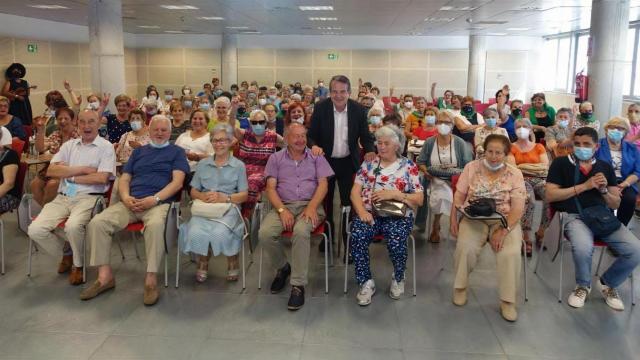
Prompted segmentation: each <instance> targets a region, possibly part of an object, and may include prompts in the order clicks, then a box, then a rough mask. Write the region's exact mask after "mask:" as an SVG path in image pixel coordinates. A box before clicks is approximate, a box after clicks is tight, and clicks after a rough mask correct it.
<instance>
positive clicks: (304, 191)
mask: <svg viewBox="0 0 640 360" xmlns="http://www.w3.org/2000/svg"><path fill="white" fill-rule="evenodd" d="M286 139H287V144H288V145H287V148H285V149H282V150H280V151H278V152H277V153H275V154H273V155H271V157H269V160H268V161H267V166H266V169H265V177H266V178H267V190H266V191H267V198H268V199H269V201H270V202H271V205H272V206H273V209H272V210H271V211H270V212H269V213H268V214H267V215H266V217H265V219H264V220H263V223H262V225H261V226H260V232H259V235H258V236H259V238H260V240H261V241H263V242H264V246H265V250H267V252H268V253H269V255H270V256H271V258H272V259H273V263H274V264H275V265H276V266H277V267H278V272H277V275H276V277H275V279H274V280H273V283H272V284H271V292H272V293H274V294H275V293H279V292H280V291H282V289H283V288H284V286H285V284H286V281H287V277H289V275H291V296H290V297H289V303H288V308H289V310H298V309H300V308H301V307H302V305H304V286H305V285H306V284H307V273H308V270H309V251H310V240H311V232H312V231H313V229H315V228H316V227H317V226H318V225H319V224H320V223H322V222H323V221H324V217H325V214H324V209H323V208H322V201H323V199H324V197H325V195H326V194H327V187H328V180H327V178H329V177H331V176H333V170H331V167H330V166H329V163H328V162H327V160H326V159H325V158H324V156H314V155H312V154H311V151H310V150H309V149H307V129H306V128H305V127H304V125H301V124H298V123H292V124H291V125H289V127H288V128H287V132H286ZM283 230H286V231H293V236H292V237H291V244H292V248H291V265H289V263H288V262H287V260H286V257H285V253H284V249H283V247H282V244H281V243H280V234H281V233H282V231H283Z"/></svg>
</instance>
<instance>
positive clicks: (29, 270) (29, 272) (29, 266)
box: [27, 238, 33, 276]
mask: <svg viewBox="0 0 640 360" xmlns="http://www.w3.org/2000/svg"><path fill="white" fill-rule="evenodd" d="M32 251H33V240H32V239H31V238H29V257H28V260H27V276H31V252H32Z"/></svg>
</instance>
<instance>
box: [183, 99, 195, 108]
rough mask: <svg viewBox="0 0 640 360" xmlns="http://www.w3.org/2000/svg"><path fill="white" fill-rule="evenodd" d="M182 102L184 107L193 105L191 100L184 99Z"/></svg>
mask: <svg viewBox="0 0 640 360" xmlns="http://www.w3.org/2000/svg"><path fill="white" fill-rule="evenodd" d="M182 104H183V105H184V106H185V107H188V108H190V107H191V106H192V105H193V102H192V101H191V100H185V101H184V102H183V103H182Z"/></svg>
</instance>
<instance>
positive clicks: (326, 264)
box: [322, 234, 332, 294]
mask: <svg viewBox="0 0 640 360" xmlns="http://www.w3.org/2000/svg"><path fill="white" fill-rule="evenodd" d="M322 237H323V238H324V293H325V294H328V293H329V258H330V257H332V256H331V254H330V253H329V244H328V243H329V241H330V240H329V239H327V235H326V234H322Z"/></svg>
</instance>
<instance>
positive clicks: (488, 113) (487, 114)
mask: <svg viewBox="0 0 640 360" xmlns="http://www.w3.org/2000/svg"><path fill="white" fill-rule="evenodd" d="M482 115H484V126H482V127H479V128H477V129H476V134H475V137H474V138H473V143H474V144H475V147H476V159H482V157H483V156H484V148H483V147H482V146H483V144H484V139H486V138H487V136H489V135H491V134H497V135H504V136H506V137H509V133H507V130H506V129H504V128H501V127H498V122H499V115H498V111H497V110H496V109H493V108H487V109H485V110H484V112H483V113H482Z"/></svg>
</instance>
